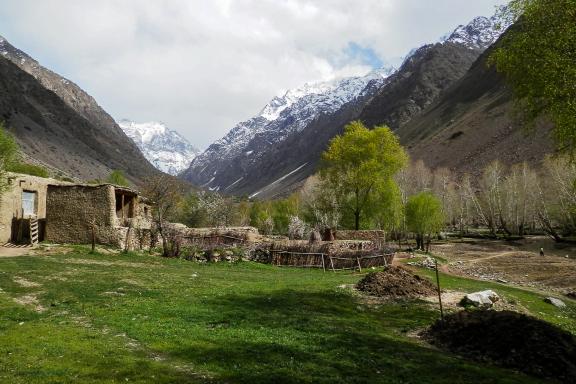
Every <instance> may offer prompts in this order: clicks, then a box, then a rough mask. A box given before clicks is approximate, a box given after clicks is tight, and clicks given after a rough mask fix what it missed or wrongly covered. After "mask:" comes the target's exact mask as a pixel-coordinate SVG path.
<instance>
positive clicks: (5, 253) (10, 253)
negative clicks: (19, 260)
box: [0, 245, 35, 257]
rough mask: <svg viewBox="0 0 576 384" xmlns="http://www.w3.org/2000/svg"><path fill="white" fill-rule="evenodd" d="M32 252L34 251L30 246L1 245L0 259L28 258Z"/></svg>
mask: <svg viewBox="0 0 576 384" xmlns="http://www.w3.org/2000/svg"><path fill="white" fill-rule="evenodd" d="M34 251H35V249H34V248H32V247H31V246H15V245H8V246H7V245H2V246H0V257H18V256H28V255H32V254H33V253H34Z"/></svg>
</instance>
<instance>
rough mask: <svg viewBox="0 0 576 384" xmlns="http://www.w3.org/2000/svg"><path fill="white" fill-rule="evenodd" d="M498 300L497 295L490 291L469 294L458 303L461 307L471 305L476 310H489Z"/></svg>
mask: <svg viewBox="0 0 576 384" xmlns="http://www.w3.org/2000/svg"><path fill="white" fill-rule="evenodd" d="M498 300H500V297H499V296H498V294H497V293H496V292H494V291H492V290H490V289H489V290H486V291H480V292H474V293H469V294H467V295H466V296H464V298H463V299H462V300H461V301H460V304H461V305H463V306H467V305H472V306H474V307H478V308H491V307H492V306H493V305H494V303H495V302H497V301H498Z"/></svg>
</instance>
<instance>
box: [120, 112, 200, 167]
mask: <svg viewBox="0 0 576 384" xmlns="http://www.w3.org/2000/svg"><path fill="white" fill-rule="evenodd" d="M118 125H119V126H120V128H122V130H123V131H124V133H126V135H127V136H128V137H129V138H131V139H132V140H133V141H134V142H135V143H136V145H137V146H138V148H140V150H141V151H142V153H143V154H144V157H146V159H148V161H150V162H151V163H152V164H153V165H154V166H155V167H156V168H158V169H159V170H161V171H163V172H166V173H169V174H171V175H174V176H176V175H178V174H179V173H181V172H182V171H184V170H185V169H187V168H188V166H189V165H190V162H191V161H192V160H194V158H195V157H196V156H197V155H198V153H200V151H199V150H198V149H196V148H195V147H194V146H192V144H190V142H188V140H186V139H185V138H184V137H183V136H182V135H180V134H179V133H178V132H176V131H174V130H171V129H168V128H167V127H166V125H164V124H163V123H160V122H155V121H151V122H145V123H136V122H134V121H130V120H126V119H123V120H120V121H119V122H118Z"/></svg>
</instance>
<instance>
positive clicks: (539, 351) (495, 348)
mask: <svg viewBox="0 0 576 384" xmlns="http://www.w3.org/2000/svg"><path fill="white" fill-rule="evenodd" d="M424 336H425V337H426V338H427V339H428V340H429V341H430V342H431V343H433V344H436V345H438V346H440V347H442V348H445V349H448V350H450V351H452V352H455V353H457V354H460V355H464V356H467V357H469V358H472V359H474V360H479V361H485V360H489V361H492V362H493V363H495V364H498V365H501V366H504V367H507V368H515V369H518V370H519V371H522V372H524V373H527V374H530V375H534V376H538V377H545V378H552V379H556V380H559V381H560V382H563V383H575V382H576V338H575V337H574V336H573V335H572V334H571V333H569V332H566V331H564V330H562V329H560V328H558V327H556V326H554V325H552V324H549V323H547V322H544V321H542V320H538V319H536V318H534V317H530V316H526V315H523V314H520V313H517V312H511V311H502V312H496V311H473V312H466V311H463V312H459V313H455V314H452V315H449V316H447V317H446V319H445V323H444V325H442V323H440V322H437V323H436V324H434V325H433V326H432V327H431V328H430V329H429V330H428V331H427V332H425V333H424Z"/></svg>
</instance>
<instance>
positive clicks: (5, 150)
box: [0, 122, 18, 204]
mask: <svg viewBox="0 0 576 384" xmlns="http://www.w3.org/2000/svg"><path fill="white" fill-rule="evenodd" d="M17 156H18V144H16V141H15V140H14V138H13V137H12V136H11V135H10V134H9V133H8V132H6V131H5V130H4V124H2V123H1V122H0V204H2V199H1V198H2V194H3V193H4V192H6V190H7V189H8V179H7V178H6V172H7V171H9V170H10V168H11V167H12V166H13V165H14V164H15V163H16V159H17Z"/></svg>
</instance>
